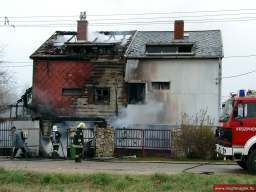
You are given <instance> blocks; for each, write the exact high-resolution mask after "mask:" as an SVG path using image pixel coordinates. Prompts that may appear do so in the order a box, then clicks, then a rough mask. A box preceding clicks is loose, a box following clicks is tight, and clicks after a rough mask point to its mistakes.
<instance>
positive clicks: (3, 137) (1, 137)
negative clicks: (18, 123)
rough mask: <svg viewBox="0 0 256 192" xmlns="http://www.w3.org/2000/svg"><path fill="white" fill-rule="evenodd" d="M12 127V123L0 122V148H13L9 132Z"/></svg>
mask: <svg viewBox="0 0 256 192" xmlns="http://www.w3.org/2000/svg"><path fill="white" fill-rule="evenodd" d="M12 125H13V122H12V121H3V122H0V148H11V147H12V146H13V141H12V139H13V138H12V135H11V131H10V128H11V127H12Z"/></svg>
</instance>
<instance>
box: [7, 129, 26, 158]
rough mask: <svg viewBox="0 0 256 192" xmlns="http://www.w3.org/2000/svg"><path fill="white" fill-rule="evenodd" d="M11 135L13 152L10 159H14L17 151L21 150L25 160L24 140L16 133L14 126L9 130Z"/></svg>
mask: <svg viewBox="0 0 256 192" xmlns="http://www.w3.org/2000/svg"><path fill="white" fill-rule="evenodd" d="M11 133H12V136H13V150H12V154H11V159H13V158H15V156H16V154H17V152H18V150H19V149H21V151H22V153H23V155H24V156H25V157H26V158H27V151H26V149H25V139H24V137H23V135H22V132H21V131H18V130H17V129H16V127H15V126H13V127H12V128H11Z"/></svg>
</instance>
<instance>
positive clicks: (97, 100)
mask: <svg viewBox="0 0 256 192" xmlns="http://www.w3.org/2000/svg"><path fill="white" fill-rule="evenodd" d="M109 103H110V88H108V87H95V88H94V104H102V105H109Z"/></svg>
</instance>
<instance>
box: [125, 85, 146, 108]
mask: <svg viewBox="0 0 256 192" xmlns="http://www.w3.org/2000/svg"><path fill="white" fill-rule="evenodd" d="M144 102H145V83H129V84H128V103H129V104H142V103H144Z"/></svg>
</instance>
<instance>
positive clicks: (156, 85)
mask: <svg viewBox="0 0 256 192" xmlns="http://www.w3.org/2000/svg"><path fill="white" fill-rule="evenodd" d="M152 88H153V89H157V90H168V89H170V82H152Z"/></svg>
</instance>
